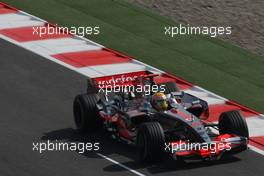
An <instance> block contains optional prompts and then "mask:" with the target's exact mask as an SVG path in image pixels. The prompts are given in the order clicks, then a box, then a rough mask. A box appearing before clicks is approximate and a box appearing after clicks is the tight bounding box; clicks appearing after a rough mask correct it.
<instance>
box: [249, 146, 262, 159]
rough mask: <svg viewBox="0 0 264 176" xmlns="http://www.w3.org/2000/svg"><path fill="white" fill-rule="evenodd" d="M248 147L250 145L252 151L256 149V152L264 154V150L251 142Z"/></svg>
mask: <svg viewBox="0 0 264 176" xmlns="http://www.w3.org/2000/svg"><path fill="white" fill-rule="evenodd" d="M248 147H249V149H250V150H252V151H254V152H256V153H258V154H261V155H263V156H264V151H263V150H261V149H259V148H257V147H255V146H253V145H250V144H249V145H248Z"/></svg>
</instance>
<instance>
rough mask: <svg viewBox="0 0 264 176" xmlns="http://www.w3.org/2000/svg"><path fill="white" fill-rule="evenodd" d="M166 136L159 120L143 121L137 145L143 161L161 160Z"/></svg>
mask: <svg viewBox="0 0 264 176" xmlns="http://www.w3.org/2000/svg"><path fill="white" fill-rule="evenodd" d="M164 145H165V137H164V131H163V129H162V126H161V125H160V124H159V123H158V122H147V123H143V124H142V125H141V126H140V127H139V130H138V133H137V147H138V149H139V155H140V159H141V160H142V161H147V162H151V161H159V160H160V159H161V157H162V154H163V151H164Z"/></svg>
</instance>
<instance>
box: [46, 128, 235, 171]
mask: <svg viewBox="0 0 264 176" xmlns="http://www.w3.org/2000/svg"><path fill="white" fill-rule="evenodd" d="M41 140H50V141H55V140H57V141H64V142H75V143H78V142H84V143H87V142H91V143H95V142H99V143H100V150H99V151H98V152H99V153H101V154H103V155H105V156H109V157H110V158H111V155H113V154H114V155H115V154H117V155H119V156H124V157H125V158H128V159H129V161H125V162H122V161H118V162H120V163H121V164H123V165H125V166H127V167H129V168H131V169H134V170H140V169H147V170H148V172H150V173H152V174H155V173H164V172H170V171H179V170H190V169H195V168H202V167H210V166H213V165H219V164H227V163H233V162H238V161H240V159H239V158H237V157H235V156H229V157H225V158H223V159H221V160H219V161H207V162H204V161H193V162H184V161H174V160H172V159H171V158H170V157H164V159H163V160H162V162H158V163H143V162H141V161H139V160H138V158H139V157H138V153H137V150H136V148H135V147H132V146H129V145H126V144H123V143H121V142H117V141H114V140H113V139H111V138H110V136H109V135H108V134H107V133H105V132H103V131H98V132H95V133H91V134H86V135H81V134H80V133H79V132H78V131H77V130H75V129H72V128H65V129H60V130H54V131H50V132H47V133H44V135H43V136H42V137H41ZM76 152H78V151H76ZM78 153H79V152H78ZM80 154H81V155H84V156H86V157H87V158H101V157H100V156H99V155H97V154H96V152H91V151H86V152H84V153H80ZM103 169H104V171H106V172H121V171H125V169H124V168H122V167H119V166H117V165H116V164H110V165H108V166H106V167H105V168H103Z"/></svg>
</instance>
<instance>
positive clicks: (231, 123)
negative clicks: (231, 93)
mask: <svg viewBox="0 0 264 176" xmlns="http://www.w3.org/2000/svg"><path fill="white" fill-rule="evenodd" d="M218 126H219V132H220V134H236V135H238V136H243V137H247V138H248V137H249V133H248V126H247V123H246V120H245V119H244V118H243V116H242V115H241V113H240V112H239V111H227V112H223V113H222V114H221V115H220V118H219V124H218Z"/></svg>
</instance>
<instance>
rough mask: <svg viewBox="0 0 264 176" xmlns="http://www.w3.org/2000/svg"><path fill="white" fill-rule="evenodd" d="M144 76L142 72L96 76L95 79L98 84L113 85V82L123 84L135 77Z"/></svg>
mask: <svg viewBox="0 0 264 176" xmlns="http://www.w3.org/2000/svg"><path fill="white" fill-rule="evenodd" d="M140 76H144V74H140V75H126V74H122V75H120V76H111V77H104V78H97V79H96V81H97V83H98V84H99V85H113V84H123V83H128V82H132V81H135V80H136V78H138V77H140Z"/></svg>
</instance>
